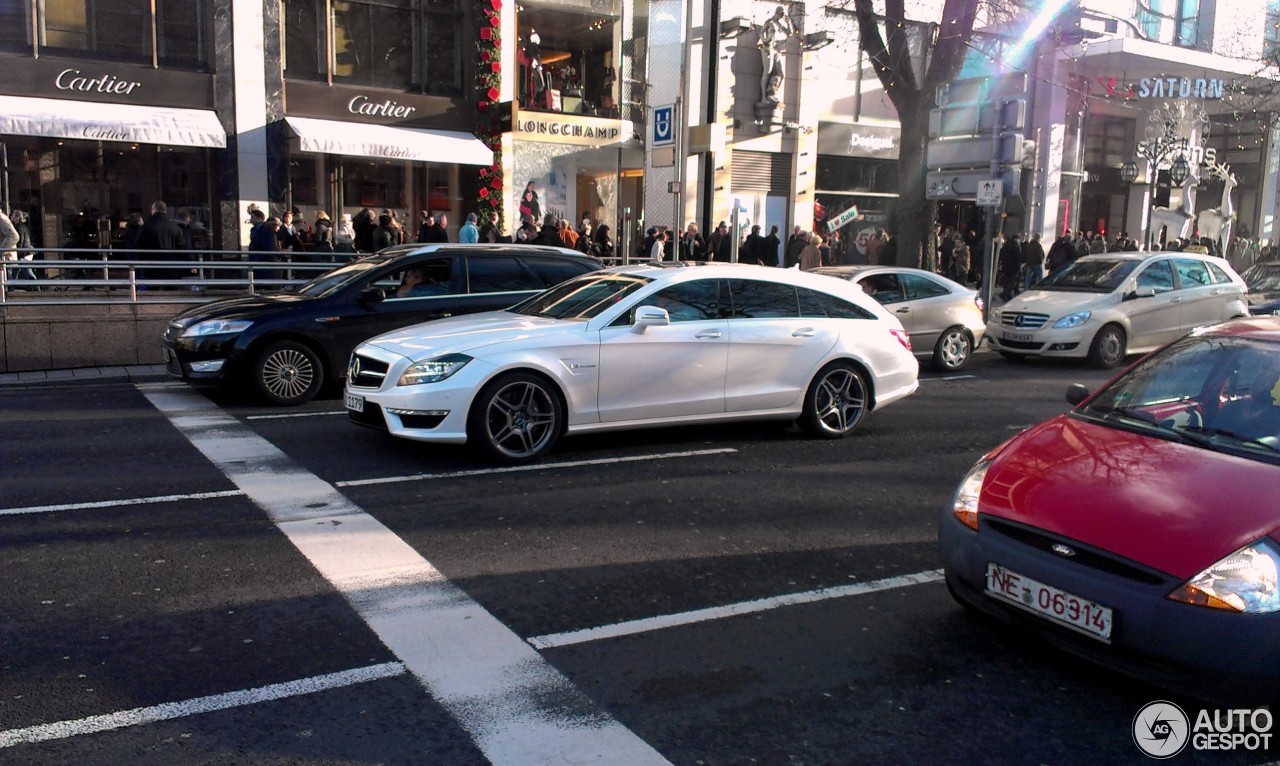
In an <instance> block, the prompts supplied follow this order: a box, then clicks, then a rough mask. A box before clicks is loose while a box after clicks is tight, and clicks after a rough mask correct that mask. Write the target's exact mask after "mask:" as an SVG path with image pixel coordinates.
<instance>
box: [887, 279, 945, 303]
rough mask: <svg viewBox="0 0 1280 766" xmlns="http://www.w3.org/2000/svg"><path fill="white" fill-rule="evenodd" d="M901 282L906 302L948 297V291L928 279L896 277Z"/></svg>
mask: <svg viewBox="0 0 1280 766" xmlns="http://www.w3.org/2000/svg"><path fill="white" fill-rule="evenodd" d="M898 278H899V279H900V280H902V286H903V288H904V289H905V290H906V292H907V300H909V301H916V300H920V299H921V298H935V297H937V296H939V295H949V294H950V293H951V291H950V290H948V289H947V288H945V287H943V286H942V285H940V284H938V283H937V282H935V281H934V280H932V279H930V278H928V277H922V276H920V275H919V274H902V275H900V276H899V277H898Z"/></svg>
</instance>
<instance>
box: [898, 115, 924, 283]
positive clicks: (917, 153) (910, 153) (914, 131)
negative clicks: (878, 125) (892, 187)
mask: <svg viewBox="0 0 1280 766" xmlns="http://www.w3.org/2000/svg"><path fill="white" fill-rule="evenodd" d="M912 100H913V101H914V103H913V104H911V105H910V108H905V109H899V111H898V117H899V121H900V124H901V126H902V129H901V132H900V134H899V135H900V139H899V144H898V146H899V149H898V201H897V204H896V205H895V206H894V210H893V222H892V227H893V233H894V235H895V236H896V237H897V245H898V258H897V265H898V266H910V267H913V268H920V267H921V264H924V263H926V259H925V243H926V241H927V239H928V237H929V234H930V232H931V231H932V230H933V218H934V205H933V203H932V202H930V201H929V200H927V199H925V171H926V167H925V149H926V147H927V145H928V141H929V102H928V101H926V100H925V99H924V98H920V97H919V96H917V97H916V98H915V99H912ZM904 106H905V105H904Z"/></svg>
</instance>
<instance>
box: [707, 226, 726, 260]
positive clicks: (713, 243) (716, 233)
mask: <svg viewBox="0 0 1280 766" xmlns="http://www.w3.org/2000/svg"><path fill="white" fill-rule="evenodd" d="M728 233H729V224H727V223H725V222H724V221H721V222H720V223H718V224H716V227H715V229H713V230H712V231H711V233H710V234H709V235H707V260H714V259H715V257H716V253H717V252H719V250H720V240H721V239H723V238H724V236H725V235H726V234H728Z"/></svg>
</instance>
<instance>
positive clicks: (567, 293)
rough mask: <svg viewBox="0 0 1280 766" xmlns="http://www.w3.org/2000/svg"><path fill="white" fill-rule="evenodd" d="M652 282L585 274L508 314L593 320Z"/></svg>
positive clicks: (539, 295) (543, 293) (528, 301)
mask: <svg viewBox="0 0 1280 766" xmlns="http://www.w3.org/2000/svg"><path fill="white" fill-rule="evenodd" d="M651 281H652V280H651V279H649V278H648V277H637V276H631V275H625V276H624V275H621V274H612V275H601V274H599V273H596V274H584V275H582V276H580V277H578V278H576V279H570V280H569V281H567V282H562V283H560V284H558V285H556V286H555V287H552V288H551V289H549V290H547V291H545V292H541V293H538V294H537V295H535V296H533V297H532V298H530V299H528V300H526V301H524V302H523V303H517V304H516V305H514V306H512V307H511V308H509V309H507V310H508V311H511V312H513V313H516V314H525V315H527V316H535V317H551V318H553V319H591V318H592V317H594V316H597V315H598V314H599V313H600V312H602V311H604V310H605V309H607V308H609V307H610V306H613V305H616V304H617V303H618V301H621V300H622V299H623V298H625V297H627V296H628V295H630V294H632V293H634V292H635V291H636V290H639V289H640V288H641V287H644V286H645V285H647V284H649V282H651Z"/></svg>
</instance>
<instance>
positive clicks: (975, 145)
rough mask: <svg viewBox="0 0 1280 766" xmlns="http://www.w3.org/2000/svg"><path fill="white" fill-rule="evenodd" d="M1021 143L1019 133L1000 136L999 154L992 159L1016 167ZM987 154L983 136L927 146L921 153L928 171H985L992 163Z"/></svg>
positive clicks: (989, 150)
mask: <svg viewBox="0 0 1280 766" xmlns="http://www.w3.org/2000/svg"><path fill="white" fill-rule="evenodd" d="M1025 140H1026V139H1025V138H1023V137H1022V134H1020V133H1004V134H1001V136H1000V141H999V151H998V153H997V154H996V156H995V157H994V159H995V160H996V161H997V162H999V163H1000V164H1002V165H1018V164H1020V163H1021V162H1022V156H1023V151H1022V150H1023V142H1024V141H1025ZM991 154H992V144H991V139H990V138H988V137H985V136H984V137H982V138H949V139H942V140H938V141H930V142H929V144H928V147H927V148H926V150H925V164H926V165H928V166H929V168H931V169H933V168H980V167H988V166H989V165H990V163H991V160H992V159H993V158H992V156H991Z"/></svg>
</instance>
